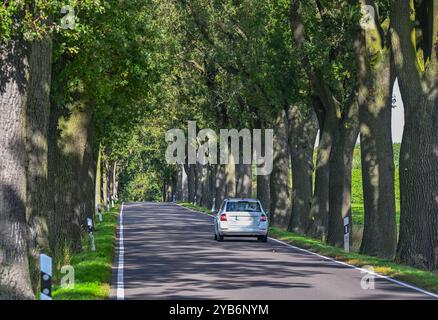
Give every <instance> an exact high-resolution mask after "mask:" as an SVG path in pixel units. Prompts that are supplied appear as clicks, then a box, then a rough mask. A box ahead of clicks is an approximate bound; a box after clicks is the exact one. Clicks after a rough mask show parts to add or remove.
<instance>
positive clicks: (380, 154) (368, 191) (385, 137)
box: [358, 19, 397, 259]
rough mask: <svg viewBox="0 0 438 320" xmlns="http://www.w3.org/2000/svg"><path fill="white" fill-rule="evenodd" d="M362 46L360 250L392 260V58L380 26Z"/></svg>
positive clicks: (394, 235)
mask: <svg viewBox="0 0 438 320" xmlns="http://www.w3.org/2000/svg"><path fill="white" fill-rule="evenodd" d="M376 23H378V19H376ZM363 43H364V48H363V50H362V52H361V56H360V57H359V59H361V62H360V63H361V66H362V68H360V69H359V72H358V75H359V85H360V88H359V99H360V106H359V119H360V137H361V139H360V141H361V159H362V181H363V197H364V208H365V217H364V218H365V223H364V232H363V238H362V244H361V248H360V252H361V253H363V254H368V255H372V256H377V257H380V258H384V259H393V258H394V255H395V249H396V246H397V224H396V218H395V190H394V156H393V144H392V132H391V120H392V119H391V112H392V89H393V85H394V81H395V77H394V73H393V63H392V54H391V50H390V49H388V48H387V47H386V45H387V43H386V42H385V40H384V39H382V37H381V35H380V33H379V30H378V29H377V28H372V29H371V28H370V29H367V30H366V32H364V36H363ZM377 54H378V55H377ZM376 56H377V57H376ZM371 61H372V63H371ZM360 71H362V72H360Z"/></svg>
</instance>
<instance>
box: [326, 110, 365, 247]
mask: <svg viewBox="0 0 438 320" xmlns="http://www.w3.org/2000/svg"><path fill="white" fill-rule="evenodd" d="M355 105H356V106H353V107H352V108H351V116H352V118H351V122H349V123H342V127H341V128H340V130H339V131H338V132H336V135H335V143H334V144H333V148H332V152H331V154H330V164H329V167H330V173H329V221H328V233H327V242H328V243H329V244H330V245H332V246H337V247H343V245H344V223H343V220H344V218H347V217H348V218H349V227H350V230H349V231H350V232H349V233H350V237H351V235H352V232H351V225H352V219H351V170H352V163H353V152H354V147H355V145H356V141H357V137H358V135H359V123H358V121H357V120H358V119H357V112H358V108H357V104H355Z"/></svg>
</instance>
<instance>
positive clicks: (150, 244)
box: [111, 203, 432, 300]
mask: <svg viewBox="0 0 438 320" xmlns="http://www.w3.org/2000/svg"><path fill="white" fill-rule="evenodd" d="M122 224H123V234H121V232H120V231H119V232H118V240H117V243H118V244H119V247H118V249H117V252H118V255H117V257H116V259H115V264H114V268H113V277H112V286H111V298H113V299H117V296H118V298H119V299H121V298H124V299H126V300H129V299H241V300H249V299H282V300H283V299H428V298H432V297H431V296H428V295H427V294H425V293H422V292H419V291H417V290H414V289H412V288H407V287H404V286H402V285H400V284H397V283H393V282H390V281H388V280H386V279H381V278H376V280H375V289H374V290H364V289H362V287H361V280H362V278H363V277H364V276H365V274H363V273H361V271H360V270H357V269H354V268H352V267H349V266H345V265H342V264H339V263H336V262H333V261H329V260H326V259H324V258H323V257H319V256H316V255H313V254H310V253H308V252H304V251H301V250H299V249H297V248H294V247H292V246H288V245H285V244H283V243H280V242H277V241H275V240H273V239H269V240H268V242H267V243H261V242H257V241H255V240H253V239H250V238H249V239H242V238H241V239H231V238H230V239H228V238H225V241H224V242H216V241H214V239H213V236H214V227H213V219H212V217H210V216H208V215H206V214H202V213H198V212H194V211H191V210H189V209H186V208H182V207H180V206H178V205H176V204H160V203H129V204H125V205H124V208H123V215H122ZM120 238H122V239H120ZM120 240H122V241H120ZM120 253H121V254H120Z"/></svg>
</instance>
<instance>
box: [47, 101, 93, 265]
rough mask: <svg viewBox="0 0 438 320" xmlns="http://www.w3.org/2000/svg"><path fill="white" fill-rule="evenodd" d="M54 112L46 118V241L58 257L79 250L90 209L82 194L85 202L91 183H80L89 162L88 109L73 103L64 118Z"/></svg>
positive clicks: (86, 180) (89, 122)
mask: <svg viewBox="0 0 438 320" xmlns="http://www.w3.org/2000/svg"><path fill="white" fill-rule="evenodd" d="M57 109H58V112H60V111H59V109H60V108H57ZM58 112H53V113H52V114H51V119H50V136H51V138H50V144H49V185H50V195H51V197H52V199H51V201H50V208H49V215H50V225H49V234H50V237H49V240H50V245H51V248H52V251H53V252H54V254H55V255H56V256H59V257H60V258H62V257H63V255H64V253H65V250H71V251H73V252H78V251H79V250H80V248H81V241H80V240H81V231H82V228H83V227H85V225H86V220H85V217H86V215H87V210H89V207H90V204H89V202H88V201H87V200H86V199H85V198H84V193H83V192H86V193H87V197H86V198H87V199H88V193H91V195H92V194H93V191H92V190H94V189H93V188H94V180H93V179H92V178H90V179H89V178H86V179H85V181H81V178H84V175H86V173H85V172H84V170H87V169H88V168H89V165H90V163H92V161H89V156H88V154H89V153H90V152H91V149H90V127H91V113H92V110H91V109H90V108H88V107H84V105H83V104H82V103H77V105H75V106H74V107H73V109H72V110H71V113H70V114H69V115H68V116H61V115H60V114H59V113H58ZM90 170H92V171H94V170H95V169H94V168H93V169H90ZM90 184H91V186H90ZM91 195H90V198H93V200H92V202H94V197H91ZM87 203H88V204H87ZM93 207H94V206H93ZM93 210H94V209H93Z"/></svg>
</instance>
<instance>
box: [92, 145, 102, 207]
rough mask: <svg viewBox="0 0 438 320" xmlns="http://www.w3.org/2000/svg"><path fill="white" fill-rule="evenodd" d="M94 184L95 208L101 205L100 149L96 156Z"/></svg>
mask: <svg viewBox="0 0 438 320" xmlns="http://www.w3.org/2000/svg"><path fill="white" fill-rule="evenodd" d="M95 177H96V184H95V188H94V192H95V199H94V201H95V203H96V206H97V205H98V204H100V205H102V195H101V189H102V149H101V148H99V152H98V155H97V163H96V174H95Z"/></svg>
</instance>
